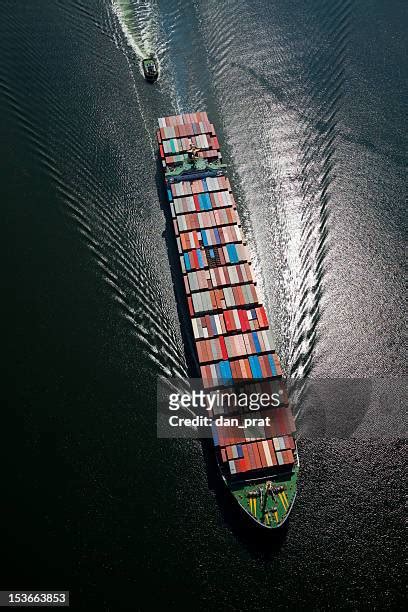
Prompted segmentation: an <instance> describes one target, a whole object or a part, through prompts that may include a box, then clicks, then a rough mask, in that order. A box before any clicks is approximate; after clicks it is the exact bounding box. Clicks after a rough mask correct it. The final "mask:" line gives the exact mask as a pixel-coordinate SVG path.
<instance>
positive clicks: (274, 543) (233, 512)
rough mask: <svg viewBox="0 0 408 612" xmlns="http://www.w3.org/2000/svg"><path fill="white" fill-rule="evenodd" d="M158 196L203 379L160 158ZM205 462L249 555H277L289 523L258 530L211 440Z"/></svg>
mask: <svg viewBox="0 0 408 612" xmlns="http://www.w3.org/2000/svg"><path fill="white" fill-rule="evenodd" d="M156 187H157V196H158V199H159V202H160V208H161V209H162V211H163V213H164V217H165V222H166V228H165V231H164V232H163V237H164V239H165V242H166V247H167V253H168V258H169V264H170V271H171V277H172V282H173V288H174V293H175V297H176V304H177V312H178V316H179V320H180V324H181V336H182V341H183V345H184V350H185V355H186V361H187V375H188V376H189V377H190V378H200V370H199V365H198V361H197V358H196V355H195V347H194V339H193V330H192V326H191V321H190V316H189V312H188V306H187V300H186V296H185V287H184V281H183V275H182V272H181V268H180V256H179V253H178V249H177V242H176V239H175V236H174V228H173V220H172V217H171V211H170V206H169V204H168V198H167V193H166V189H165V186H164V179H163V168H162V165H161V160H160V158H159V157H158V158H157V164H156ZM201 446H202V451H203V460H204V463H205V467H206V474H207V483H208V489H209V491H208V494H209V495H210V494H211V491H213V492H214V494H215V498H216V501H217V504H218V506H219V509H220V512H221V515H222V518H223V520H224V522H225V524H226V526H227V527H228V528H229V529H230V530H231V532H232V533H233V534H234V536H235V537H236V538H237V539H239V540H240V541H241V543H242V544H243V545H244V546H245V547H246V548H247V550H248V552H249V553H250V554H251V555H252V556H254V557H256V558H261V559H263V560H268V559H270V558H273V557H274V556H275V555H277V554H278V553H279V551H280V549H281V547H282V545H283V544H284V542H285V540H286V534H287V529H288V523H289V520H290V519H289V520H288V521H286V523H284V525H283V526H282V527H281V528H280V529H274V530H267V529H264V528H262V527H259V526H257V525H256V524H255V523H254V522H252V521H251V520H250V519H249V517H247V516H246V515H245V513H244V512H243V511H242V510H241V509H240V508H239V505H238V503H237V502H236V501H235V499H234V498H233V496H232V494H231V493H230V491H229V490H228V489H227V487H226V486H225V483H224V482H223V480H222V478H221V474H220V471H219V469H218V465H217V462H216V459H215V453H214V446H213V444H212V441H211V440H208V439H207V440H201Z"/></svg>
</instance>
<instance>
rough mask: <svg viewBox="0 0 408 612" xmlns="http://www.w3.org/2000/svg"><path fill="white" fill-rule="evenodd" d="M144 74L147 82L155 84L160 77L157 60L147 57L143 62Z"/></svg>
mask: <svg viewBox="0 0 408 612" xmlns="http://www.w3.org/2000/svg"><path fill="white" fill-rule="evenodd" d="M142 68H143V74H144V76H145V79H146V81H149V82H150V83H153V81H156V79H157V77H158V76H159V66H158V63H157V60H156V59H155V58H154V57H153V56H151V57H147V58H145V59H144V60H143V61H142Z"/></svg>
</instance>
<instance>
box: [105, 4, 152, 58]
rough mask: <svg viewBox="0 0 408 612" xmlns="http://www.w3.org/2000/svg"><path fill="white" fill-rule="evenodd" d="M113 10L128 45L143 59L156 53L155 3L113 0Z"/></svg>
mask: <svg viewBox="0 0 408 612" xmlns="http://www.w3.org/2000/svg"><path fill="white" fill-rule="evenodd" d="M112 9H113V12H114V14H115V15H116V17H117V19H118V21H119V24H120V26H121V29H122V31H123V33H124V35H125V37H126V40H127V43H128V45H129V46H130V47H131V48H132V49H133V51H134V52H135V54H136V55H137V56H138V57H139V58H140V59H143V58H145V57H147V56H149V55H150V54H152V53H155V51H156V47H157V44H156V43H157V29H156V28H155V19H154V16H155V10H154V5H153V3H152V2H141V1H140V0H112Z"/></svg>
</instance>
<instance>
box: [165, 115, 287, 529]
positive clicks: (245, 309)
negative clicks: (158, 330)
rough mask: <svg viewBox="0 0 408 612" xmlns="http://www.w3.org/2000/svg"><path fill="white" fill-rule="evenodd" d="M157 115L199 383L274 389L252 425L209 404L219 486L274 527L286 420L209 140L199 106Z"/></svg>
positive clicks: (283, 499)
mask: <svg viewBox="0 0 408 612" xmlns="http://www.w3.org/2000/svg"><path fill="white" fill-rule="evenodd" d="M158 123H159V128H158V130H157V141H158V149H159V156H160V160H161V164H162V166H163V173H164V182H165V189H166V192H167V200H168V203H166V206H168V207H169V209H170V210H169V214H170V215H171V218H172V220H173V227H174V234H175V238H176V242H177V249H178V253H179V256H180V267H181V273H182V275H183V280H184V287H185V296H186V301H187V306H188V311H189V315H190V319H191V330H190V333H192V334H193V337H194V346H195V351H196V359H197V364H198V369H199V373H198V375H199V377H200V378H201V379H202V384H203V387H204V388H205V389H206V390H208V392H215V391H216V390H219V389H225V388H228V389H230V390H231V389H235V390H238V389H245V388H246V389H247V393H249V391H251V392H252V391H254V390H256V391H257V392H258V394H259V392H262V391H265V390H269V391H270V390H271V389H275V390H276V389H278V390H279V394H278V397H279V401H278V404H277V405H274V406H269V407H267V408H262V410H261V411H260V412H259V414H258V415H257V416H259V417H262V418H259V422H257V424H255V425H254V426H252V427H247V428H245V427H243V426H242V425H243V422H244V419H245V418H246V416H247V414H248V410H247V412H246V413H245V409H240V408H239V407H237V406H232V407H230V406H227V407H225V406H223V407H221V408H217V411H218V412H217V411H216V409H215V408H214V412H213V416H214V417H216V413H218V414H220V413H222V414H225V413H227V414H228V415H229V416H232V415H233V416H234V418H231V421H230V422H231V423H232V424H231V425H227V426H226V425H223V424H221V425H218V424H216V423H218V419H217V418H213V425H212V439H213V443H214V451H215V455H216V460H217V463H218V466H219V470H220V473H221V476H222V479H223V480H224V482H225V484H226V486H227V487H228V489H229V490H230V492H231V494H232V495H233V497H234V498H235V500H236V502H237V503H238V504H239V506H240V507H241V508H242V510H243V511H244V513H245V514H246V515H247V517H249V518H250V519H251V521H255V522H256V524H257V525H259V526H262V527H264V528H267V529H276V528H279V527H281V526H282V525H283V524H284V523H285V521H286V520H287V518H288V516H289V514H290V511H291V509H292V507H293V503H294V500H295V497H296V487H297V478H298V473H299V458H298V452H297V446H296V441H295V422H294V419H293V415H292V412H291V408H290V406H289V402H288V397H287V393H286V387H285V383H284V381H283V379H282V368H281V364H280V361H279V358H278V355H277V353H276V351H275V346H274V341H273V337H272V334H271V331H270V328H269V321H268V316H267V313H266V311H265V307H264V305H263V304H262V302H261V299H260V298H259V296H258V292H257V283H256V279H255V277H254V272H253V267H252V265H251V260H250V256H249V253H248V250H247V245H246V241H245V238H244V235H243V232H242V227H241V223H240V219H239V215H238V211H237V206H236V203H235V199H234V196H233V194H232V191H231V185H230V182H229V179H228V177H227V172H226V166H225V164H223V162H222V156H221V152H220V146H219V142H218V138H217V135H216V133H215V129H214V125H213V124H212V123H211V122H210V121H209V119H208V116H207V113H206V112H196V113H187V114H182V115H176V116H171V117H162V118H160V119H159V120H158ZM251 416H252V415H251ZM237 423H238V424H237Z"/></svg>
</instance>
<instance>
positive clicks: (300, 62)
mask: <svg viewBox="0 0 408 612" xmlns="http://www.w3.org/2000/svg"><path fill="white" fill-rule="evenodd" d="M0 28H1V30H0V32H1V38H0V40H1V43H0V45H1V65H0V116H1V134H2V138H1V144H0V146H1V160H2V163H1V189H2V194H1V202H2V209H3V215H2V220H3V235H2V241H1V242H2V246H3V249H4V255H5V256H3V258H2V260H3V263H4V265H3V284H4V285H3V287H4V299H3V303H4V306H5V315H4V317H3V321H4V322H5V323H6V325H5V330H4V333H3V355H4V362H5V380H6V392H5V394H4V399H5V401H4V403H5V406H4V410H3V424H4V426H3V427H2V434H3V435H2V451H3V452H2V455H3V458H2V468H3V469H2V493H3V494H2V504H1V528H2V540H1V542H2V553H3V554H2V558H3V561H4V564H3V565H4V567H3V570H2V578H1V583H2V584H1V586H2V587H3V588H11V587H15V588H20V589H21V588H31V589H34V588H36V589H38V588H52V587H55V588H59V589H70V590H71V592H72V601H73V604H74V607H75V608H76V609H86V610H89V609H98V610H127V609H133V610H136V609H147V608H148V607H151V606H155V607H157V606H158V605H163V606H166V607H168V608H170V609H174V608H178V609H180V607H181V606H189V607H190V606H191V607H194V608H198V609H202V608H207V609H216V608H223V609H227V610H247V609H253V610H271V609H274V608H276V609H295V608H301V609H328V608H333V607H336V608H339V609H342V608H344V609H356V610H357V609H358V610H361V609H394V610H395V609H398V608H399V607H401V606H402V601H403V578H402V560H403V554H404V546H403V536H402V533H403V532H402V519H403V501H402V500H403V493H404V490H403V484H402V483H403V482H404V479H403V450H404V448H405V447H404V443H403V441H402V440H400V439H399V438H401V436H402V434H403V433H404V415H403V409H404V405H403V404H402V407H401V405H399V404H398V403H397V402H396V400H395V398H394V395H393V394H392V393H391V391H390V388H391V389H392V387H393V386H394V383H393V382H392V381H390V377H392V378H394V377H395V378H398V377H399V378H400V377H402V376H403V375H404V374H405V370H404V368H405V359H406V351H405V349H406V344H405V341H404V330H405V326H404V316H405V310H404V299H403V296H404V288H403V250H404V245H405V244H406V223H405V222H406V217H405V210H406V209H405V195H406V190H405V184H404V177H405V166H406V152H407V130H406V122H405V117H406V114H407V109H406V106H405V101H406V99H407V91H406V83H407V77H408V69H407V66H408V64H407V61H406V60H407V58H406V48H405V38H406V28H407V6H406V2H404V1H403V0H401V1H399V0H393V1H391V2H386V1H385V0H372V1H370V2H368V1H367V0H364V1H363V0H361V1H360V2H357V1H355V2H349V1H348V0H341V1H333V2H329V1H324V0H305V1H303V2H295V1H293V0H284V1H281V2H277V1H272V0H270V1H264V2H261V1H260V0H259V1H258V0H253V1H251V2H245V1H244V0H242V1H241V0H237V1H234V2H232V1H228V0H224V1H221V2H220V1H217V0H203V1H193V2H182V1H181V0H180V1H179V2H176V1H174V2H173V1H171V2H170V1H167V0H157V1H152V2H140V3H139V2H137V1H135V0H128V1H126V2H125V0H120V1H119V0H115V1H114V3H113V4H112V3H111V1H110V0H88V1H85V0H54V1H52V0H41V2H31V1H28V0H25V1H23V0H22V1H20V2H15V1H14V0H3V2H2V4H1V26H0ZM150 50H152V51H154V52H155V53H156V54H157V55H158V57H159V58H160V63H161V70H162V76H161V79H160V80H159V82H158V83H157V84H156V85H155V86H153V87H152V86H149V85H148V84H146V83H145V82H144V81H143V79H142V77H141V74H140V69H139V66H138V63H139V55H140V54H143V53H145V52H148V51H150ZM195 110H207V111H208V112H209V114H210V117H211V119H212V120H213V121H214V123H215V124H216V128H217V131H218V132H219V134H220V139H221V142H222V145H223V150H224V153H225V158H226V160H227V161H228V163H229V164H230V166H231V177H232V181H233V183H234V191H235V193H236V195H237V199H238V202H239V208H240V214H241V218H242V220H243V222H244V226H245V232H246V234H247V237H248V239H249V242H250V246H251V250H252V253H253V257H254V262H255V266H256V271H257V275H258V278H259V280H260V284H261V291H262V293H263V295H264V297H265V300H266V303H267V306H268V310H269V313H270V317H271V321H272V324H273V329H274V332H275V334H276V338H277V342H278V346H279V347H280V354H281V356H282V360H283V362H284V364H285V367H286V370H287V372H290V373H292V374H293V375H295V376H297V377H302V375H304V374H307V373H309V374H310V375H311V376H315V377H325V378H327V377H347V378H353V377H356V378H361V377H365V378H370V379H372V384H373V397H374V398H375V397H376V393H377V392H378V393H381V394H382V397H384V395H385V396H387V397H388V396H389V398H390V399H389V402H388V403H387V410H386V412H385V414H384V412H383V413H381V411H380V414H378V411H376V410H375V406H374V408H373V409H371V408H370V409H367V410H362V411H361V413H359V414H358V415H357V417H356V418H354V419H353V420H352V421H351V422H350V424H349V426H348V427H346V428H345V436H344V437H343V438H340V437H339V436H335V435H332V436H330V435H327V437H325V438H323V437H321V436H320V433H321V429H319V435H317V436H316V435H313V436H311V435H309V436H308V435H306V434H307V433H308V429H307V423H308V414H307V411H304V410H303V412H302V406H300V407H299V423H300V430H301V431H302V427H303V430H304V432H305V433H304V435H302V436H301V439H300V450H301V458H302V479H301V484H300V491H299V496H298V501H297V505H296V507H295V510H294V511H293V515H292V518H291V520H290V524H289V527H288V529H287V530H286V531H285V532H284V533H283V534H281V535H280V536H279V537H276V536H275V537H272V538H269V537H268V538H266V536H264V535H263V534H262V536H259V535H258V534H257V533H254V532H253V531H251V530H250V529H249V528H248V527H244V526H242V524H240V521H239V520H238V521H237V517H236V516H235V515H234V511H233V508H231V507H230V506H229V503H228V499H225V498H224V496H223V490H222V489H220V488H219V487H218V485H217V482H216V481H214V479H213V476H212V470H211V468H209V469H208V468H207V462H206V461H205V457H204V456H203V449H202V447H201V445H200V444H199V443H197V442H194V441H190V442H188V443H186V442H184V441H183V442H181V441H180V442H177V441H157V440H156V436H155V409H156V408H155V388H156V379H157V376H158V375H164V376H168V375H175V376H179V375H183V374H184V373H185V372H186V360H185V356H184V354H185V351H184V347H183V342H182V336H181V331H180V324H179V318H178V313H177V308H176V302H175V296H174V288H173V279H172V275H171V272H170V267H169V259H168V245H167V242H166V237H165V235H164V232H165V227H166V226H165V217H164V213H163V211H162V209H161V208H160V204H159V199H158V193H157V175H156V173H157V169H156V160H155V150H154V129H155V127H156V122H157V117H158V116H162V115H166V114H174V113H175V112H179V111H185V112H190V111H195ZM380 379H382V380H380ZM395 385H397V381H395ZM399 388H401V383H399ZM378 390H379V391H378ZM374 403H375V402H374ZM334 417H336V418H337V419H338V418H339V415H338V413H336V414H335V411H334V410H333V409H331V406H330V405H328V406H327V410H326V412H325V414H324V415H323V416H321V422H324V423H328V424H330V422H331V421H332V419H333V418H334ZM374 417H375V418H374ZM319 418H320V417H319ZM340 418H341V415H340ZM344 420H345V422H346V423H347V424H348V423H349V421H347V420H346V419H344ZM302 423H303V425H302ZM387 424H388V429H387ZM390 424H391V426H390ZM328 430H330V427H328ZM326 433H327V432H326ZM204 455H205V452H204ZM209 481H210V482H209ZM146 596H147V597H148V598H149V599H148V601H147V602H146V601H144V600H143V597H144V598H145V597H146ZM162 602H163V603H162Z"/></svg>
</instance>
